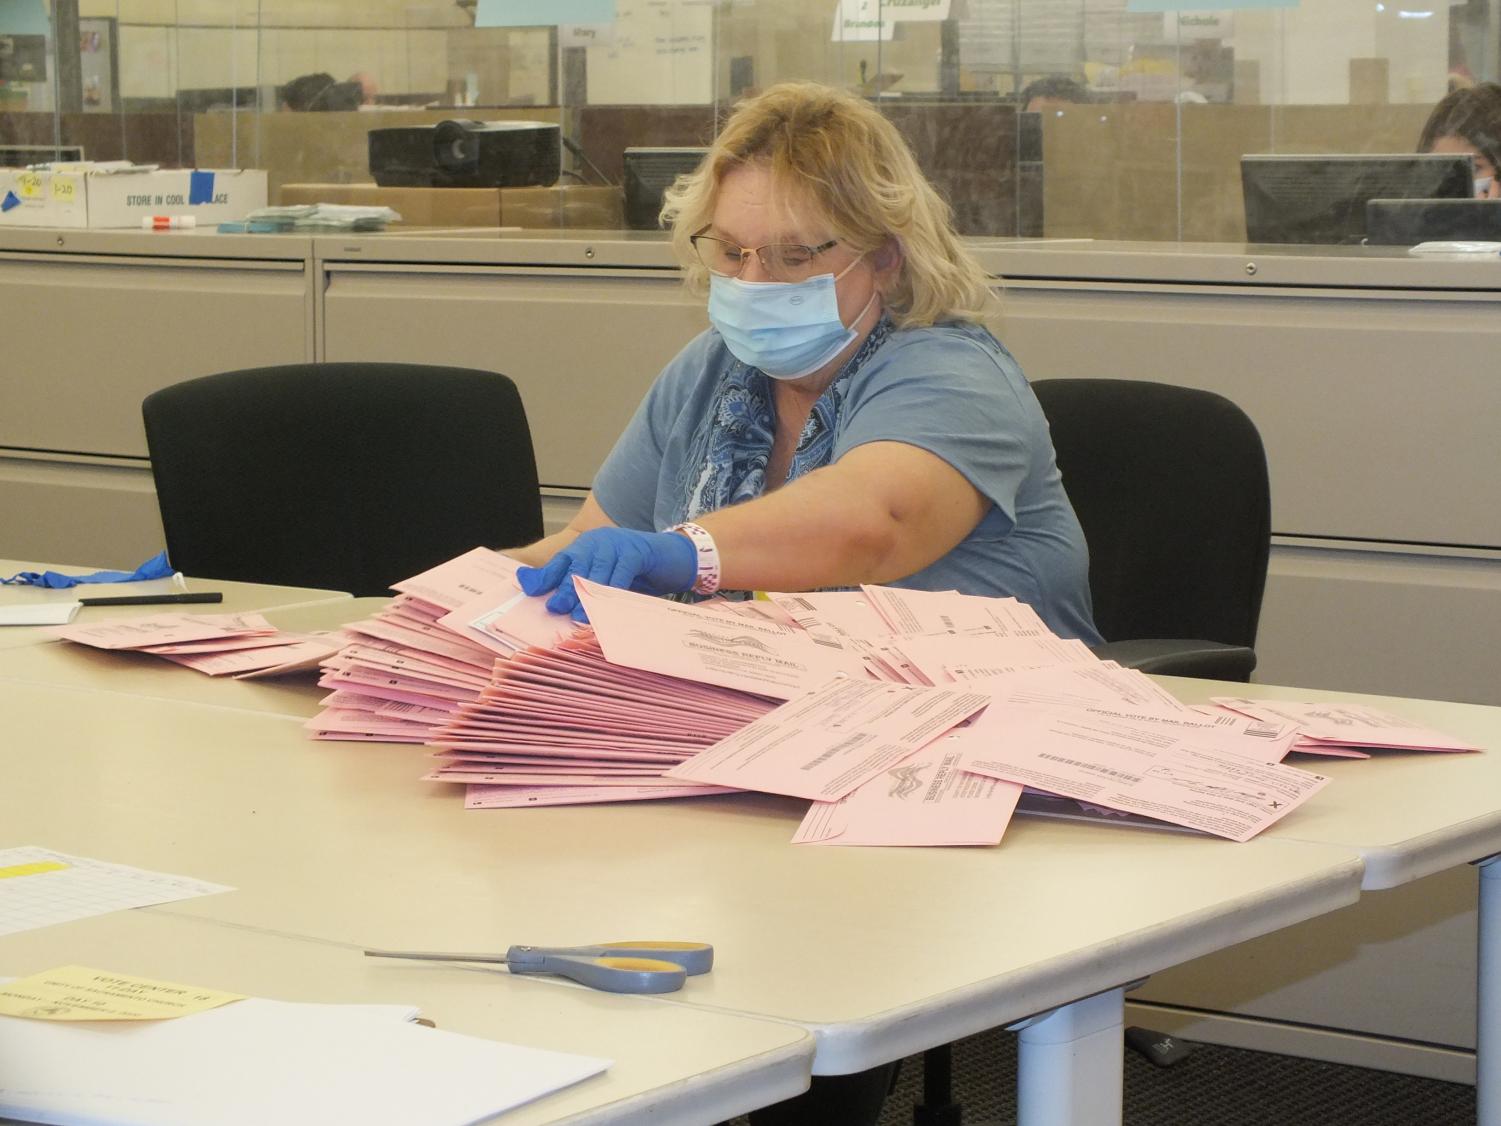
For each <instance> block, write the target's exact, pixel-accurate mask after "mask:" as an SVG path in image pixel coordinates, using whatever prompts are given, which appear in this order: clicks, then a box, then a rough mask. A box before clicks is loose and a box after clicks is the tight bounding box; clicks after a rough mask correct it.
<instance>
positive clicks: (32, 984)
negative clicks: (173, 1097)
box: [0, 966, 245, 1020]
mask: <svg viewBox="0 0 1501 1126" xmlns="http://www.w3.org/2000/svg"><path fill="white" fill-rule="evenodd" d="M244 999H245V997H244V994H242V993H223V992H221V991H219V990H217V989H199V988H198V987H196V986H192V985H174V984H173V983H172V982H170V981H152V980H151V979H150V978H144V977H133V976H131V975H130V974H116V973H110V972H109V971H108V970H92V969H89V968H88V967H87V966H60V967H59V968H57V969H55V970H43V971H42V972H41V973H39V974H32V975H31V976H30V977H23V978H17V979H16V980H15V981H13V982H11V983H10V984H8V985H0V1016H8V1017H29V1018H31V1019H32V1020H165V1019H167V1018H168V1017H185V1016H188V1015H189V1014H190V1013H201V1012H203V1011H204V1010H205V1009H216V1008H218V1007H219V1006H220V1005H225V1004H228V1003H229V1002H230V1001H243V1000H244Z"/></svg>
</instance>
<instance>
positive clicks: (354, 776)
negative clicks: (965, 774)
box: [0, 670, 1360, 1073]
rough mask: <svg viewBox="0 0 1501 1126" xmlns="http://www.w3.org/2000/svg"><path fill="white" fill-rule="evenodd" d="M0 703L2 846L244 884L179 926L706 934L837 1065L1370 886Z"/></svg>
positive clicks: (1237, 848)
mask: <svg viewBox="0 0 1501 1126" xmlns="http://www.w3.org/2000/svg"><path fill="white" fill-rule="evenodd" d="M173 671H175V670H173ZM164 675H167V673H165V672H164ZM0 709H3V712H4V714H5V716H6V721H5V725H6V732H7V739H6V741H5V745H4V746H3V747H0V763H3V765H4V769H5V777H6V779H7V784H6V786H5V787H4V788H3V789H0V825H4V827H5V829H4V837H5V842H4V843H10V844H36V845H42V846H45V847H48V848H54V849H59V850H62V851H66V852H75V853H79V854H82V855H87V856H94V857H98V858H100V859H106V860H113V861H118V862H121V863H127V864H134V865H139V866H142V867H146V868H156V869H162V870H165V871H170V872H177V873H181V874H184V875H191V876H197V877H200V878H204V879H209V880H215V881H218V882H221V883H226V884H229V885H232V886H234V887H235V888H237V889H238V890H236V891H234V892H231V893H227V894H224V895H218V896H210V897H205V898H202V899H195V900H190V901H185V902H183V903H180V904H176V905H174V906H173V907H172V909H171V910H172V912H173V913H174V914H181V915H185V916H195V917H199V918H205V919H213V920H217V921H220V922H226V923H233V924H239V925H245V926H252V927H260V928H266V929H271V930H277V931H281V932H283V933H288V934H296V935H304V936H310V937H314V938H318V939H322V940H326V941H332V942H339V943H350V944H361V945H373V946H384V947H419V948H424V949H453V950H459V949H487V948H503V947H504V946H505V945H507V944H509V943H513V942H527V943H573V942H580V941H596V940H603V939H609V938H615V937H631V936H636V935H652V936H658V937H662V936H666V937H673V938H677V937H681V938H687V939H700V940H704V941H709V942H713V943H714V944H715V946H716V949H717V951H718V954H719V958H718V961H717V964H716V967H715V970H714V972H713V973H711V974H709V975H707V976H706V977H702V978H695V979H692V980H690V981H689V983H688V985H687V987H686V988H685V989H684V990H683V991H682V992H681V993H679V994H674V995H672V997H671V998H669V999H667V1000H669V1001H672V1002H679V1003H687V1004H690V1005H698V1006H703V1007H707V1008H712V1009H718V1010H722V1011H728V1012H736V1013H742V1014H750V1015H757V1016H769V1017H776V1018H779V1019H785V1020H789V1021H794V1022H797V1023H799V1024H802V1025H805V1026H807V1027H810V1028H812V1029H813V1030H814V1031H815V1032H816V1033H817V1035H818V1038H819V1053H818V1058H817V1060H816V1062H815V1065H814V1068H815V1071H818V1072H822V1073H840V1072H846V1071H853V1070H858V1069H861V1068H864V1067H868V1066H872V1065H874V1064H875V1063H879V1062H881V1061H883V1060H889V1059H894V1058H897V1057H899V1056H902V1055H905V1054H908V1053H909V1052H912V1051H915V1050H918V1049H921V1048H925V1047H928V1046H931V1045H933V1044H938V1043H943V1042H945V1041H947V1040H951V1039H953V1038H955V1037H957V1036H962V1035H967V1034H969V1033H973V1032H976V1031H980V1030H982V1029H985V1028H990V1027H994V1026H996V1025H999V1024H1004V1023H1007V1022H1010V1021H1012V1020H1015V1019H1020V1018H1022V1017H1025V1016H1028V1015H1031V1014H1034V1013H1038V1012H1041V1011H1045V1010H1048V1009H1051V1008H1053V1007H1055V1006H1057V1005H1059V1004H1062V1003H1065V1002H1068V1001H1072V1000H1074V999H1077V998H1080V997H1084V996H1087V995H1090V994H1092V993H1095V992H1098V991H1101V990H1105V989H1110V988H1113V987H1116V986H1119V985H1121V984H1123V983H1124V982H1127V981H1131V980H1134V979H1136V978H1138V977H1141V976H1144V975H1146V974H1149V973H1152V972H1154V971H1156V970H1160V969H1163V968H1165V967H1167V966H1170V965H1174V964H1177V963H1179V962H1182V961H1185V960H1187V959H1190V958H1193V957H1196V956H1198V955H1200V954H1203V953H1207V952H1209V951H1212V950H1217V949H1222V948H1224V947H1226V946H1229V945H1231V944H1233V943H1235V942H1237V941H1240V940H1242V939H1245V938H1250V937H1253V936H1256V935H1259V934H1263V933H1266V932H1267V931H1270V930H1274V929H1277V928H1279V927H1282V926H1286V925H1289V924H1291V923H1294V922H1298V921H1301V920H1303V919H1306V918H1310V917H1313V916H1315V915H1318V914H1322V913H1324V912H1327V911H1329V910H1332V909H1334V908H1336V907H1339V906H1343V905H1345V904H1349V903H1351V902H1354V900H1355V899H1356V897H1357V896H1358V886H1359V880H1360V864H1359V862H1358V860H1357V859H1356V857H1355V856H1354V854H1353V853H1351V852H1350V851H1349V850H1346V849H1340V848H1333V847H1325V846H1316V845H1308V844H1299V843H1293V842H1291V841H1281V840H1259V841H1253V842H1251V843H1250V844H1245V845H1236V844H1231V843H1228V842H1224V841H1219V840H1212V839H1208V838H1199V837H1193V836H1188V835H1184V834H1179V833H1167V832H1155V831H1131V830H1122V829H1116V828H1111V827H1107V826H1096V825H1078V824H1063V823H1048V822H1042V821H1036V820H1022V821H1020V822H1018V823H1016V824H1014V825H1013V826H1012V828H1011V829H1010V831H1009V832H1008V835H1007V837H1006V840H1005V842H1004V843H1003V844H1002V845H1001V847H999V848H990V849H874V848H872V849H836V848H818V847H806V846H793V845H791V844H789V843H788V841H789V839H790V837H791V836H792V833H793V830H794V829H795V827H796V825H797V823H798V821H799V819H800V818H801V816H802V809H803V805H802V803H800V802H795V801H790V800H785V799H779V798H773V797H768V796H764V795H754V794H741V795H731V796H726V797H720V798H706V799H695V800H693V801H679V802H661V803H628V804H623V805H618V806H593V807H575V808H554V809H529V810H506V811H486V812H468V811H465V810H464V809H463V808H462V804H461V799H460V797H459V794H458V791H457V788H450V787H446V786H439V785H434V784H431V783H424V782H421V781H419V780H418V778H419V776H420V775H421V774H422V773H423V771H424V770H425V769H426V753H425V751H424V749H422V748H414V747H395V746H389V745H380V744H362V745H346V744H338V743H327V744H315V743H312V742H309V741H308V740H307V739H306V737H305V735H304V733H303V732H302V731H301V729H300V727H299V726H298V725H297V724H295V723H292V722H289V721H288V720H287V719H285V718H282V717H275V716H264V715H251V714H246V713H242V712H231V711H228V710H225V709H219V708H201V707H191V706H188V705H167V706H164V705H163V704H162V703H161V702H160V701H158V700H150V699H141V698H134V697H129V696H119V695H115V694H111V693H101V692H90V691H86V690H78V689H65V688H56V687H45V686H38V685H25V684H18V683H15V682H7V683H4V684H0ZM401 972H402V971H401V970H400V969H393V970H392V975H393V977H394V978H398V979H399V977H400V974H401ZM412 972H421V973H424V974H425V973H426V971H425V970H421V969H414V970H413V971H412Z"/></svg>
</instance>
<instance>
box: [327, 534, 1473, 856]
mask: <svg viewBox="0 0 1501 1126" xmlns="http://www.w3.org/2000/svg"><path fill="white" fill-rule="evenodd" d="M516 566H517V564H516V563H515V562H514V561H513V560H510V559H507V558H506V557H505V556H503V555H499V554H498V553H495V552H491V551H487V550H483V549H476V550H475V551H473V552H470V553H468V554H466V555H464V556H460V557H459V558H458V559H455V560H451V561H449V562H448V563H445V564H443V565H441V566H439V567H436V568H433V569H432V570H430V571H428V572H425V573H424V574H422V575H418V576H416V577H415V578H413V579H410V580H407V581H406V582H404V583H400V584H398V585H397V589H398V590H400V591H402V592H403V593H402V595H401V597H399V598H398V599H397V600H396V601H395V602H394V603H393V604H392V606H391V607H390V609H389V610H388V611H386V612H385V613H384V614H382V615H381V616H380V617H379V618H377V619H376V620H375V621H373V622H367V623H361V624H359V625H356V626H352V627H348V628H349V629H350V631H351V632H352V633H354V634H355V635H356V644H355V645H352V646H350V647H349V648H347V649H345V650H344V651H343V652H341V653H340V654H339V655H338V656H337V657H335V658H333V659H331V660H330V661H327V662H325V666H324V667H325V677H324V680H323V682H322V683H324V684H326V685H327V686H329V687H331V688H334V689H335V693H334V695H333V696H331V697H330V698H329V699H328V700H327V701H326V702H325V703H326V704H327V710H326V711H325V712H324V714H323V715H321V716H319V717H318V718H317V719H315V720H314V721H312V722H311V723H310V724H309V726H310V727H311V728H312V729H313V730H314V732H315V734H316V735H317V736H318V737H320V738H372V739H388V740H389V739H399V740H403V741H408V742H423V743H427V744H429V745H430V746H432V747H434V748H435V757H436V758H437V759H438V764H437V767H436V769H434V770H432V771H430V772H429V773H428V774H427V775H426V776H425V777H426V779H427V780H429V781H433V782H439V783H458V784H463V785H465V787H466V805H467V806H468V807H469V808H471V809H492V808H506V807H519V806H527V805H556V804H565V803H581V802H602V801H628V800H638V799H648V798H667V797H688V796H695V795H700V794H712V793H718V792H723V791H726V790H758V791H762V792H766V793H773V794H782V795H787V796H791V797H795V798H801V799H805V800H807V801H809V802H810V803H811V804H810V806H809V811H808V813H807V816H806V817H805V818H804V821H803V823H802V825H801V826H800V827H799V829H798V831H797V834H796V836H795V837H794V840H795V841H796V842H797V843H800V844H808V845H989V844H996V843H998V842H999V841H1000V840H1001V838H1002V836H1003V834H1004V832H1005V829H1006V827H1007V825H1008V823H1009V821H1010V819H1011V817H1012V814H1013V813H1014V812H1015V811H1017V810H1018V809H1023V810H1026V809H1027V807H1028V806H1029V805H1036V806H1039V807H1041V808H1042V809H1043V810H1044V811H1046V812H1051V813H1055V814H1057V813H1062V814H1065V815H1068V816H1075V817H1088V818H1104V819H1108V820H1112V821H1132V822H1140V823H1143V824H1149V825H1154V826H1158V827H1176V828H1180V829H1187V830H1191V831H1197V832H1204V833H1210V834H1214V835H1217V836H1221V837H1225V838H1228V839H1231V840H1237V841H1244V840H1248V839H1250V838H1251V837H1253V836H1255V835H1256V834H1257V833H1259V832H1260V831H1261V830H1263V829H1265V828H1266V827H1267V826H1268V825H1270V824H1272V823H1274V822H1276V821H1277V820H1279V819H1280V818H1282V817H1284V816H1286V815H1287V814H1288V813H1289V812H1291V811H1292V810H1294V809H1296V808H1297V807H1298V806H1299V805H1301V804H1302V803H1303V802H1305V801H1307V800H1309V799H1310V798H1311V797H1313V796H1314V795H1315V794H1316V793H1317V792H1318V791H1319V790H1320V789H1321V788H1322V787H1323V786H1324V785H1325V784H1326V783H1327V781H1328V780H1327V778H1325V777H1324V776H1323V775H1320V774H1316V773H1313V772H1311V771H1307V770H1302V769H1299V768H1296V767H1293V766H1289V765H1287V764H1286V763H1284V762H1283V761H1282V760H1283V759H1284V758H1285V756H1286V755H1287V754H1288V753H1289V752H1290V751H1293V750H1297V751H1312V750H1317V751H1320V752H1321V753H1326V754H1344V755H1360V754H1364V753H1365V752H1363V751H1361V750H1358V749H1356V748H1358V747H1362V746H1371V745H1378V743H1379V745H1388V746H1389V745H1400V746H1409V747H1426V748H1429V749H1446V750H1467V749H1473V748H1468V747H1464V746H1462V745H1457V744H1454V743H1453V741H1452V740H1448V741H1446V740H1444V739H1443V737H1442V736H1440V735H1438V733H1429V732H1421V731H1419V730H1416V729H1412V728H1409V727H1407V726H1406V725H1405V724H1403V723H1402V722H1401V721H1400V720H1396V719H1395V718H1394V717H1377V716H1376V715H1374V714H1373V713H1363V714H1362V716H1361V722H1362V724H1363V726H1360V727H1358V728H1357V729H1354V730H1353V732H1352V728H1351V727H1350V726H1349V725H1348V721H1349V720H1350V718H1351V715H1353V712H1352V710H1351V709H1343V710H1342V713H1341V715H1340V716H1338V717H1336V718H1337V719H1338V721H1339V723H1341V724H1344V726H1340V727H1339V728H1338V729H1337V730H1330V729H1329V725H1330V724H1334V723H1335V718H1331V717H1330V716H1328V715H1325V716H1324V717H1323V718H1324V720H1325V721H1326V723H1325V725H1324V726H1322V727H1321V726H1318V725H1317V724H1316V723H1315V721H1316V720H1318V719H1319V718H1320V717H1319V716H1318V715H1315V714H1314V713H1312V712H1307V711H1300V710H1298V709H1296V708H1292V707H1290V706H1288V705H1282V704H1279V705H1278V706H1277V707H1275V708H1272V707H1267V706H1265V705H1263V704H1261V703H1260V702H1257V703H1256V704H1254V705H1253V704H1252V702H1250V701H1243V700H1235V701H1223V702H1222V703H1225V704H1227V705H1229V706H1228V707H1223V708H1215V709H1199V708H1190V707H1187V706H1185V705H1183V704H1181V703H1179V702H1178V701H1177V700H1176V699H1174V698H1173V697H1172V696H1171V695H1170V694H1168V693H1167V692H1166V691H1165V690H1163V689H1162V688H1161V687H1159V686H1158V685H1157V684H1156V682H1154V681H1153V680H1152V679H1151V678H1149V677H1147V676H1144V675H1143V674H1141V673H1138V672H1134V671H1131V670H1127V669H1122V668H1119V667H1118V666H1116V665H1114V664H1111V663H1108V662H1102V661H1100V660H1098V659H1097V658H1096V657H1095V656H1094V655H1093V654H1092V653H1091V652H1090V651H1089V649H1088V648H1087V647H1086V646H1084V645H1082V644H1081V643H1079V642H1078V641H1073V640H1065V639H1061V638H1058V637H1056V636H1055V635H1053V634H1052V633H1051V631H1049V630H1048V629H1047V627H1046V625H1045V624H1044V623H1043V622H1042V621H1041V619H1040V618H1039V617H1038V616H1037V614H1036V613H1035V612H1033V611H1032V609H1031V608H1030V607H1028V606H1026V605H1024V604H1022V603H1020V602H1018V601H1017V600H1015V599H1012V598H983V597H976V596H968V595H962V594H958V593H957V592H953V591H948V592H933V591H910V590H903V589H898V588H891V587H874V586H868V587H863V588H861V589H859V590H851V591H829V592H813V593H804V594H771V595H768V596H767V597H766V598H765V599H761V600H757V601H752V602H730V601H726V600H723V599H712V600H708V601H704V602H699V603H694V604H683V603H678V602H673V601H668V600H664V599H659V598H651V597H648V596H645V595H641V594H635V593H632V592H630V591H624V590H618V589H614V588H610V587H604V586H600V585H597V584H594V583H591V582H588V581H587V580H582V579H578V580H575V582H576V586H577V589H578V592H579V599H580V601H581V603H582V604H583V606H584V609H585V610H586V611H587V613H588V615H589V621H590V624H589V625H588V626H575V625H574V624H573V623H572V622H570V621H569V620H568V619H567V618H564V617H561V616H558V615H552V614H549V613H548V612H547V611H546V609H545V607H544V604H543V603H544V600H543V599H541V598H529V597H527V596H526V595H524V594H523V593H522V592H521V590H520V588H519V586H518V585H517V583H516V579H515V570H516ZM1325 710H1326V711H1327V709H1325ZM1378 729H1379V730H1378ZM1380 740H1385V742H1380ZM1024 797H1028V798H1029V800H1027V801H1023V798H1024Z"/></svg>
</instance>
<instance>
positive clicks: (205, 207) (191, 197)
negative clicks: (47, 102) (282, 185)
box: [0, 168, 266, 228]
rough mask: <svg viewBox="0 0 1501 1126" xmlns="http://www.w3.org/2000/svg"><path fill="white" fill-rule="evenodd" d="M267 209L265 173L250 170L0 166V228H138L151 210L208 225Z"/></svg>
mask: <svg viewBox="0 0 1501 1126" xmlns="http://www.w3.org/2000/svg"><path fill="white" fill-rule="evenodd" d="M265 206H266V174H265V173H264V172H261V171H257V170H251V169H236V170H232V171H225V170H218V169H214V170H210V169H201V168H182V169H176V170H164V169H157V170H155V171H151V172H94V171H87V170H84V171H77V172H68V171H58V172H25V171H21V170H18V169H13V168H4V169H0V226H9V227H135V228H139V227H140V226H141V220H142V219H143V218H149V217H151V216H154V215H169V216H182V215H191V216H193V218H194V219H196V220H197V224H198V226H200V227H206V226H213V225H214V224H216V223H222V222H224V221H225V220H228V219H243V218H244V217H245V216H246V215H247V214H248V213H249V212H251V211H254V210H256V209H257V208H260V207H265Z"/></svg>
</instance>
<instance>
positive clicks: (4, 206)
mask: <svg viewBox="0 0 1501 1126" xmlns="http://www.w3.org/2000/svg"><path fill="white" fill-rule="evenodd" d="M20 206H21V201H20V200H19V199H17V198H16V193H15V192H6V193H5V198H4V199H0V211H9V210H10V209H11V208H12V207H20Z"/></svg>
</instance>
